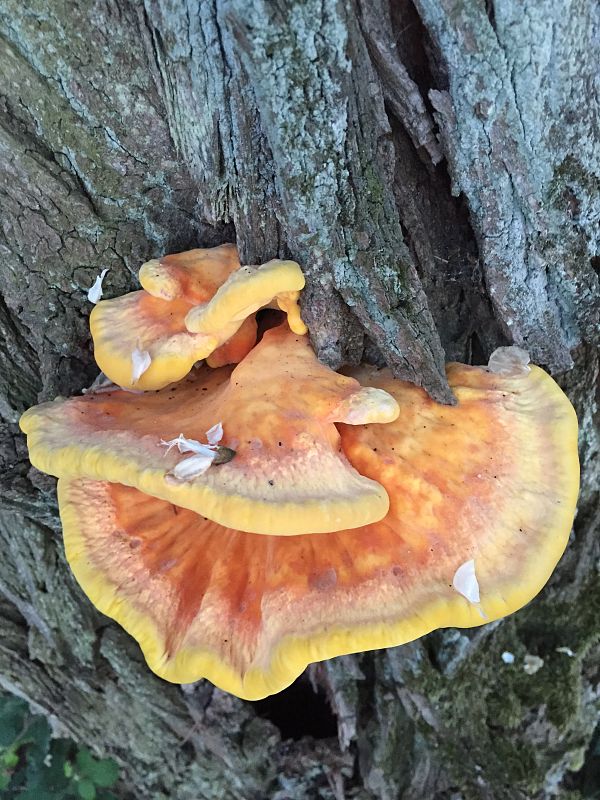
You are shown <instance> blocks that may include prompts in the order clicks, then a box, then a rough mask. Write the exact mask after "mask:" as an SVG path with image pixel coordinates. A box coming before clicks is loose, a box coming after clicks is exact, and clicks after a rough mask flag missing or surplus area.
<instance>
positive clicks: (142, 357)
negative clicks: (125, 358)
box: [131, 347, 152, 383]
mask: <svg viewBox="0 0 600 800" xmlns="http://www.w3.org/2000/svg"><path fill="white" fill-rule="evenodd" d="M151 363H152V357H151V356H150V353H149V352H148V351H147V350H139V349H138V348H137V347H136V348H135V350H134V351H133V353H132V354H131V382H132V383H137V382H138V381H139V379H140V378H141V377H142V375H143V374H144V372H146V370H147V369H148V367H149V366H150V364H151Z"/></svg>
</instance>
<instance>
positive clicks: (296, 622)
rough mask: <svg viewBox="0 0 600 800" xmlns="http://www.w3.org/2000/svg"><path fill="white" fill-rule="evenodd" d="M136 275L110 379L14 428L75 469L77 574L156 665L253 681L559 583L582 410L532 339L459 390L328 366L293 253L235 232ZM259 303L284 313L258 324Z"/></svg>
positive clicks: (63, 486) (107, 326) (113, 319)
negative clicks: (318, 348)
mask: <svg viewBox="0 0 600 800" xmlns="http://www.w3.org/2000/svg"><path fill="white" fill-rule="evenodd" d="M140 281H141V283H142V286H143V290H142V291H139V292H134V293H132V294H130V295H126V296H125V297H122V298H116V299H114V300H107V301H102V302H100V303H98V305H97V306H96V308H95V309H94V311H93V313H92V319H91V329H92V336H93V339H94V344H95V353H96V359H97V361H98V364H99V365H100V367H101V368H102V369H103V371H104V373H105V375H106V376H107V377H108V379H110V381H112V382H113V383H109V384H108V385H103V386H101V387H100V388H99V389H97V390H90V391H88V392H87V393H86V394H84V395H83V396H81V397H74V398H70V399H66V400H65V399H58V400H55V401H54V402H51V403H44V404H42V405H39V406H36V407H34V408H32V409H30V410H29V411H27V412H26V413H25V414H24V415H23V417H22V419H21V427H22V429H23V431H24V432H25V433H26V434H27V437H28V446H29V452H30V457H31V461H32V463H33V464H34V466H36V467H37V468H38V469H41V470H43V471H44V472H48V473H49V474H52V475H55V476H57V477H58V478H59V482H58V497H59V505H60V512H61V519H62V523H63V532H64V541H65V548H66V554H67V558H68V560H69V563H70V565H71V567H72V569H73V572H74V574H75V576H76V578H77V580H78V581H79V583H80V584H81V586H82V588H83V590H84V591H85V592H86V594H87V595H88V596H89V597H90V599H91V600H92V602H93V603H94V604H95V605H96V606H97V607H98V608H99V609H100V611H102V612H103V613H105V614H107V615H108V616H110V617H112V618H114V619H115V620H117V621H118V622H119V623H120V624H121V625H122V626H123V627H124V628H125V629H126V630H127V631H129V633H130V634H132V635H133V636H134V637H135V638H136V639H137V640H138V642H139V644H140V646H141V648H142V650H143V652H144V655H145V658H146V660H147V662H148V665H149V666H150V668H151V669H152V670H154V671H155V672H156V673H157V674H158V675H160V676H161V677H163V678H165V679H166V680H170V681H173V682H177V683H189V682H193V681H196V680H198V679H199V678H203V677H204V678H208V679H209V680H211V681H212V682H213V683H214V684H215V685H217V686H219V687H220V688H222V689H225V690H227V691H229V692H232V693H233V694H236V695H238V696H239V697H242V698H245V699H250V700H252V699H258V698H261V697H264V696H266V695H269V694H273V693H275V692H278V691H280V690H281V689H283V688H284V687H285V686H287V685H288V684H290V683H291V682H292V681H293V680H294V679H295V678H296V677H297V676H298V675H299V674H300V673H301V672H302V670H303V669H304V668H305V667H306V665H307V664H309V663H311V662H313V661H319V660H322V659H327V658H332V657H334V656H337V655H341V654H345V653H351V652H357V651H360V650H368V649H373V648H379V647H390V646H395V645H398V644H402V643H404V642H407V641H410V640H413V639H415V638H417V637H419V636H422V635H423V634H425V633H427V632H429V631H431V630H433V629H435V628H440V627H446V626H458V627H469V626H474V625H480V624H482V623H484V622H487V621H491V620H493V619H497V618H499V617H502V616H504V615H506V614H509V613H511V612H512V611H515V610H516V609H518V608H520V607H521V606H522V605H523V604H525V603H527V602H528V601H529V600H530V599H531V598H532V597H533V596H534V595H535V594H537V592H538V591H539V590H540V589H541V587H542V586H543V585H544V583H545V582H546V581H547V580H548V578H549V576H550V574H551V572H552V570H553V569H554V566H555V565H556V563H557V561H558V559H559V558H560V556H561V554H562V552H563V550H564V548H565V546H566V543H567V539H568V536H569V532H570V529H571V524H572V521H573V516H574V512H575V504H576V499H577V491H578V461H577V420H576V417H575V413H574V411H573V409H572V407H571V405H570V403H569V401H568V400H567V398H566V397H565V395H564V394H563V393H562V391H561V390H560V388H559V387H558V386H557V384H556V383H555V382H554V381H553V380H552V378H550V376H549V375H547V374H546V373H545V372H544V371H543V370H541V369H539V368H537V367H535V366H529V365H528V359H527V357H526V354H524V353H523V351H520V350H519V349H518V348H503V349H502V350H500V351H496V353H495V354H494V355H493V356H492V358H491V359H490V363H489V365H488V367H472V366H467V365H464V364H449V365H448V367H447V375H448V381H449V384H450V386H451V387H452V390H453V392H454V394H455V396H456V399H457V404H456V405H455V406H445V405H440V404H438V403H436V402H434V401H433V400H431V399H430V398H429V397H428V396H427V394H426V393H425V392H424V391H423V390H422V389H420V388H418V387H416V386H413V385H411V384H409V383H406V382H404V381H400V380H397V379H394V378H393V377H392V375H391V373H390V372H389V371H388V370H386V369H383V370H381V369H376V368H374V367H370V366H363V367H359V368H356V369H353V370H351V371H349V372H348V373H347V374H344V375H342V374H339V373H336V372H334V371H332V370H330V369H329V368H327V367H325V366H324V365H322V364H320V363H319V362H318V360H317V359H316V357H315V355H314V352H313V351H312V348H311V346H310V343H309V341H308V337H307V336H306V335H304V334H305V331H306V329H305V327H304V324H303V323H302V320H301V317H300V313H299V309H298V296H299V292H300V290H301V289H302V287H303V285H304V278H303V276H302V272H301V270H300V268H299V267H298V265H297V264H295V263H294V262H289V261H271V262H269V263H268V264H265V265H263V266H261V267H241V266H240V263H239V260H238V256H237V251H236V249H235V248H234V247H233V246H231V245H224V246H221V247H218V248H213V249H212V250H193V251H190V252H189V253H182V254H179V255H176V256H168V257H166V258H163V259H161V260H156V261H152V262H149V263H148V264H145V265H144V266H143V267H142V269H141V271H140ZM264 307H278V308H280V309H281V310H282V311H283V312H285V314H286V315H287V321H286V320H285V319H284V321H283V322H281V323H280V324H279V325H278V326H277V327H272V328H270V329H268V330H266V331H265V332H263V333H262V336H258V335H257V325H256V320H255V315H256V312H257V311H258V310H259V309H261V308H264ZM257 339H258V342H257ZM200 359H206V361H205V362H204V363H203V364H201V365H198V364H197V363H196V362H197V361H198V360H200ZM121 387H122V388H121ZM132 389H133V390H134V391H133V392H132V391H131V390H132Z"/></svg>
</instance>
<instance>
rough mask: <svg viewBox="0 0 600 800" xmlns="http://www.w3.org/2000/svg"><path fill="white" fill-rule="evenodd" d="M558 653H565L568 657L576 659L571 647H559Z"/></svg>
mask: <svg viewBox="0 0 600 800" xmlns="http://www.w3.org/2000/svg"><path fill="white" fill-rule="evenodd" d="M556 652H557V653H564V654H565V655H566V656H569V658H574V657H575V653H574V652H573V651H572V650H571V648H570V647H557V648H556Z"/></svg>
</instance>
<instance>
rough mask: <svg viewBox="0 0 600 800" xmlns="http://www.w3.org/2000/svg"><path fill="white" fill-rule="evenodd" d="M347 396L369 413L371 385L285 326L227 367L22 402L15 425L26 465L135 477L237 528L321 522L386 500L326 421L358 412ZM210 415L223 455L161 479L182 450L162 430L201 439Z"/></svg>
mask: <svg viewBox="0 0 600 800" xmlns="http://www.w3.org/2000/svg"><path fill="white" fill-rule="evenodd" d="M151 368H152V367H150V369H151ZM354 395H358V396H359V398H360V397H366V400H365V402H366V405H367V407H368V418H369V419H371V420H372V421H374V420H375V419H376V418H377V415H376V414H374V413H373V411H374V406H373V403H372V394H371V393H369V392H367V393H366V394H365V391H364V389H362V388H361V386H360V384H359V383H358V381H356V380H355V379H354V378H351V377H346V376H343V375H339V374H337V373H335V372H333V371H332V370H330V369H329V368H328V367H325V366H324V365H322V364H320V363H319V362H318V360H317V358H316V356H315V354H314V352H313V350H312V348H311V347H310V343H309V341H308V339H307V337H304V336H298V335H296V334H294V333H292V332H291V331H290V330H289V328H288V327H287V325H282V326H280V327H279V328H275V329H272V330H269V331H267V332H266V333H265V334H264V336H263V338H262V340H261V342H260V343H259V344H258V345H257V346H256V347H255V348H254V349H253V350H252V351H251V352H250V353H249V354H248V356H246V358H245V359H244V360H243V361H242V362H241V364H239V365H238V366H237V367H235V369H233V370H232V369H231V368H229V367H223V368H221V369H218V370H212V369H209V368H207V367H201V368H200V369H198V370H195V371H194V373H193V374H191V375H190V376H188V378H187V379H186V380H185V381H182V382H181V383H179V384H177V385H172V386H169V387H167V388H166V389H163V390H161V391H159V392H155V393H152V394H150V393H145V394H143V395H138V396H133V395H129V394H127V393H125V392H121V391H115V392H114V393H110V392H108V393H106V394H102V395H86V396H84V397H75V398H71V399H70V400H57V401H55V402H53V403H45V404H43V405H41V406H37V407H35V408H32V409H30V410H29V411H27V412H26V413H25V414H24V415H23V417H22V418H21V427H22V430H23V431H24V432H25V433H27V436H28V445H29V453H30V458H31V461H32V463H33V464H34V466H36V467H37V468H38V469H41V470H42V471H44V472H48V473H50V474H53V475H56V476H58V477H85V478H90V479H93V480H108V481H114V482H117V483H122V484H125V485H128V486H133V487H135V488H138V489H140V490H141V491H143V492H145V493H146V494H150V495H153V496H155V497H160V498H162V499H164V500H168V501H169V502H172V503H174V504H176V505H178V506H182V507H185V508H189V509H191V510H193V511H196V512H197V513H198V514H201V515H202V516H205V517H208V518H209V519H212V520H214V521H216V522H219V523H220V524H222V525H227V526H229V527H232V528H235V529H238V530H244V531H251V532H255V533H261V534H274V535H281V536H286V535H294V534H300V533H326V532H330V531H334V530H341V529H343V528H354V527H359V526H360V525H365V524H368V523H369V522H373V521H375V520H379V519H381V518H382V517H384V516H385V514H386V512H387V510H388V505H389V500H388V496H387V493H386V491H385V489H384V488H383V487H382V486H381V483H380V482H379V480H378V478H377V477H374V478H372V479H371V478H368V477H364V476H362V475H360V474H359V473H358V472H357V471H356V470H355V469H354V468H353V466H352V465H351V464H350V463H349V462H348V460H347V458H346V457H345V456H344V454H343V452H342V450H341V445H340V435H339V433H338V430H337V428H336V426H335V424H334V423H335V422H337V421H338V420H342V419H347V418H348V416H347V415H348V408H351V409H352V412H353V414H355V415H356V418H357V419H364V418H365V415H364V414H362V415H361V412H360V403H358V404H357V403H353V402H352V397H353V396H354ZM380 406H381V411H380V418H381V421H382V422H388V421H389V420H390V419H392V418H393V417H395V416H396V415H397V414H398V407H397V405H396V403H395V401H393V400H391V399H389V400H388V401H387V402H386V403H385V404H383V403H381V404H380ZM215 420H220V421H221V422H222V424H223V429H224V437H223V439H222V440H221V443H220V444H221V445H223V448H222V451H223V454H224V455H225V457H226V460H225V463H222V461H223V460H222V459H219V461H220V462H221V463H219V464H218V465H217V459H215V462H214V465H213V467H212V468H211V469H208V470H207V471H206V472H205V473H204V474H202V475H198V476H196V477H194V478H193V479H192V480H185V481H183V482H180V483H178V484H176V483H174V482H173V481H167V480H165V478H166V475H167V474H168V473H170V472H172V470H174V468H175V467H176V465H177V464H178V462H179V461H180V457H179V454H178V453H177V451H176V450H175V448H173V449H172V450H170V451H169V452H168V453H166V454H165V451H164V450H163V449H162V448H161V447H160V442H161V440H163V441H166V442H168V441H169V440H171V439H176V438H177V437H178V436H179V434H180V433H181V432H183V433H184V435H185V437H186V438H188V439H194V440H196V441H197V442H201V441H202V440H203V438H204V436H205V432H206V431H208V430H209V429H210V428H211V427H212V426H213V425H214V423H215ZM382 427H383V426H382ZM232 451H235V457H234V458H232V457H231V453H232ZM181 469H184V468H183V467H182V468H181Z"/></svg>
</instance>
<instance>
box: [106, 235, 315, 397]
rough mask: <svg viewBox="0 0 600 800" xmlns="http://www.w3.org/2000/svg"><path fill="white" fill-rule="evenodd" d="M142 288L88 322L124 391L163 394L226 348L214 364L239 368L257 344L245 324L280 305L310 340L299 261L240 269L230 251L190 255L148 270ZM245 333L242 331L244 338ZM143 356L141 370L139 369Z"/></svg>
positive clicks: (108, 367)
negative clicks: (231, 363)
mask: <svg viewBox="0 0 600 800" xmlns="http://www.w3.org/2000/svg"><path fill="white" fill-rule="evenodd" d="M139 277H140V282H141V284H142V286H143V287H144V288H142V289H141V290H139V291H136V292H130V293H129V294H126V295H124V296H122V297H116V298H114V299H112V300H102V301H100V302H98V304H97V305H96V306H95V308H94V310H93V311H92V313H91V315H90V330H91V334H92V339H93V340H94V357H95V359H96V362H97V364H98V366H99V367H100V369H101V370H102V371H103V372H104V374H105V375H107V376H108V378H110V380H112V381H113V382H114V383H116V384H117V385H119V386H122V387H124V388H129V389H139V390H142V391H150V390H154V389H162V388H164V387H165V386H168V384H170V383H173V382H174V381H178V380H181V378H184V377H185V376H186V375H187V374H188V373H189V371H190V370H191V369H192V367H193V366H194V364H195V363H196V362H198V361H201V360H203V359H205V358H208V357H209V356H210V355H211V354H213V353H214V352H215V351H216V350H217V349H218V348H221V347H225V349H224V350H222V351H221V353H220V355H218V356H215V359H214V362H215V363H219V364H222V363H223V362H224V359H226V360H230V359H232V358H238V359H240V360H241V358H243V357H244V356H245V355H246V353H248V352H249V350H250V349H251V347H252V346H253V345H254V344H255V342H256V339H254V340H253V341H252V325H251V323H250V324H249V325H246V326H245V327H243V325H244V322H245V321H246V319H247V318H248V317H249V316H251V315H253V314H254V313H255V312H257V311H258V310H259V309H260V308H261V307H263V306H267V305H270V304H271V303H273V302H277V299H278V297H279V296H281V298H282V299H281V304H282V306H283V307H284V308H285V309H286V312H287V315H288V319H289V320H290V325H291V327H292V329H293V330H294V331H295V332H296V333H300V334H302V333H305V332H306V327H305V326H304V323H303V322H302V319H301V317H300V311H299V308H298V296H299V292H300V289H302V288H303V286H304V275H303V274H302V270H301V269H300V267H299V266H298V264H296V262H295V261H280V260H277V259H275V260H273V261H269V262H268V263H267V264H263V265H261V266H259V267H241V266H240V263H239V260H238V256H237V250H236V248H235V247H234V246H233V245H222V246H221V247H216V248H212V249H209V250H201V249H197V250H191V251H189V252H186V253H179V254H177V255H173V256H166V257H165V258H163V259H155V260H154V261H149V262H147V263H146V264H144V265H143V266H142V267H141V269H140V273H139ZM242 327H243V330H240V329H241V328H242ZM136 354H144V356H145V364H144V369H143V370H140V369H139V364H140V358H139V357H138V358H137V359H136Z"/></svg>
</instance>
